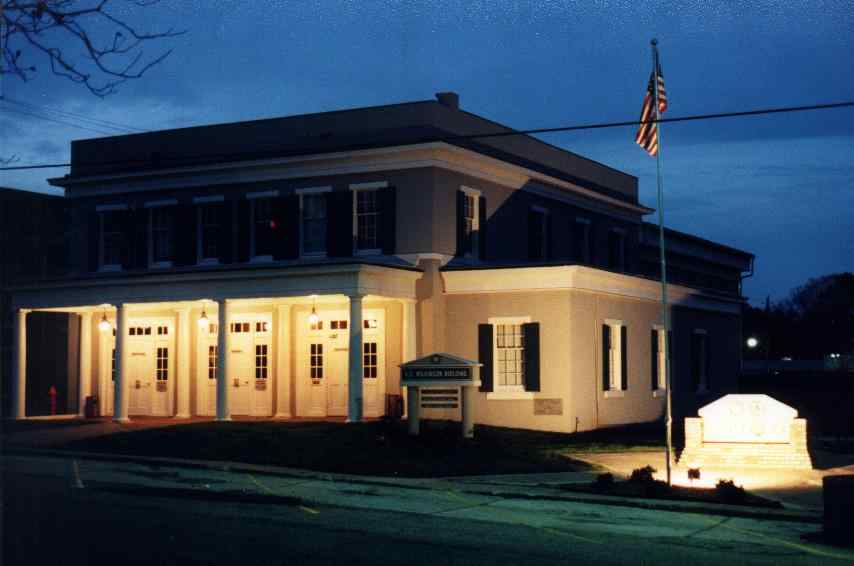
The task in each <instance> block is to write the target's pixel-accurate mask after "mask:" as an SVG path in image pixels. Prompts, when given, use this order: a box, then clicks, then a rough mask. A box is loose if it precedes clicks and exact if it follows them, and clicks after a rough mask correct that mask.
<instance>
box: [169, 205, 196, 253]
mask: <svg viewBox="0 0 854 566" xmlns="http://www.w3.org/2000/svg"><path fill="white" fill-rule="evenodd" d="M197 216H198V214H197V212H196V207H195V206H194V205H193V204H191V203H181V204H179V205H178V210H177V214H176V215H175V223H174V231H173V234H174V238H175V239H176V240H177V241H176V242H175V247H176V252H175V260H176V264H177V265H193V264H195V263H196V260H197V252H196V245H197V243H198V238H197V237H196V235H197V233H196V221H197Z"/></svg>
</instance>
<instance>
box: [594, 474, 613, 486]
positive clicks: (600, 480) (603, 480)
mask: <svg viewBox="0 0 854 566" xmlns="http://www.w3.org/2000/svg"><path fill="white" fill-rule="evenodd" d="M593 485H594V486H595V487H596V489H610V488H611V487H613V486H614V474H611V473H608V472H606V473H604V474H599V475H598V476H596V481H595V482H594V484H593Z"/></svg>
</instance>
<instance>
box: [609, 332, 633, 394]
mask: <svg viewBox="0 0 854 566" xmlns="http://www.w3.org/2000/svg"><path fill="white" fill-rule="evenodd" d="M604 324H605V325H607V326H609V327H610V328H611V348H610V350H609V351H608V359H609V361H610V363H609V370H610V372H609V374H608V389H607V390H606V391H605V392H604V393H605V398H606V399H608V398H612V397H624V396H625V395H626V392H625V391H624V390H623V389H622V385H623V333H622V331H621V329H622V328H623V327H624V326H626V323H625V322H624V321H622V320H617V319H613V318H606V319H605V321H604ZM627 334H628V332H627Z"/></svg>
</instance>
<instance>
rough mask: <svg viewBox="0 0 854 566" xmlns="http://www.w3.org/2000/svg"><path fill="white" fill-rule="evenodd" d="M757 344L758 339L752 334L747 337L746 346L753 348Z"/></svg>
mask: <svg viewBox="0 0 854 566" xmlns="http://www.w3.org/2000/svg"><path fill="white" fill-rule="evenodd" d="M758 345H759V340H757V339H756V338H754V337H753V336H751V337H750V338H748V339H747V347H748V348H755V347H756V346H758Z"/></svg>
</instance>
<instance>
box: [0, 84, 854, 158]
mask: <svg viewBox="0 0 854 566" xmlns="http://www.w3.org/2000/svg"><path fill="white" fill-rule="evenodd" d="M848 107H854V101H846V102H834V103H829V104H814V105H810V106H787V107H782V108H765V109H760V110H745V111H741V112H721V113H717V114H695V115H693V116H678V117H675V118H661V119H659V120H655V119H651V120H645V121H643V120H627V121H623V122H605V123H599V124H583V125H579V126H559V127H556V128H534V129H530V130H512V129H508V130H507V131H504V132H490V133H482V134H465V135H447V136H435V137H432V138H424V139H420V140H417V141H418V143H428V142H442V141H457V140H460V141H461V140H476V139H483V138H499V137H508V136H521V135H530V134H547V133H555V132H572V131H578V130H596V129H602V128H617V127H625V126H639V125H641V124H653V123H657V122H658V123H662V124H663V123H666V122H691V121H699V120H713V119H719V118H738V117H742V116H759V115H764V114H782V113H789V112H805V111H809V110H830V109H834V108H848ZM338 149H346V148H338ZM258 153H259V151H258V150H256V151H253V152H243V153H223V154H197V155H182V156H180V157H162V158H160V159H161V161H162V162H167V161H173V162H174V161H190V160H195V159H201V158H214V157H217V158H229V159H230V158H238V159H239V158H240V157H241V156H245V157H250V156H255V157H257V155H258ZM131 163H149V160H144V159H135V160H128V159H124V160H116V161H99V162H87V163H82V164H81V165H82V166H87V167H90V166H94V165H120V164H131ZM70 166H71V163H43V164H36V165H17V166H12V167H0V171H17V170H22V169H54V168H59V167H70Z"/></svg>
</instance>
